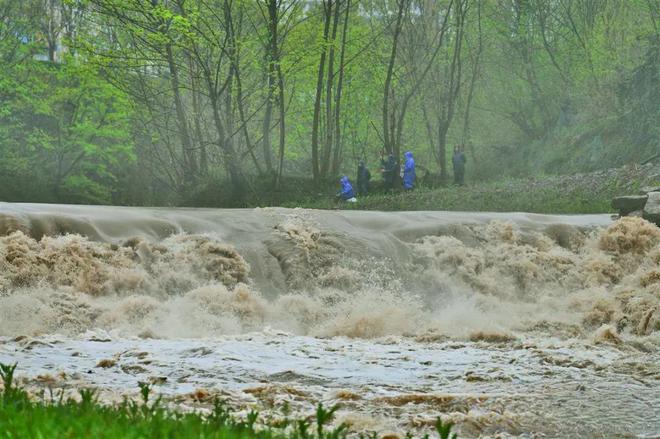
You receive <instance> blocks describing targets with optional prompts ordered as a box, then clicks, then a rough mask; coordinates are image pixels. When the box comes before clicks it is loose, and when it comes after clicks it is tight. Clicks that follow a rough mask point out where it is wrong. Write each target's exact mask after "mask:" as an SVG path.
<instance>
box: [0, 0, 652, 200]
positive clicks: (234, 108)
mask: <svg viewBox="0 0 660 439" xmlns="http://www.w3.org/2000/svg"><path fill="white" fill-rule="evenodd" d="M659 18H660V3H659V2H658V1H657V0H20V1H19V0H0V60H1V61H0V200H4V201H39V202H72V203H113V204H128V205H139V204H161V205H174V204H178V205H194V204H198V205H201V204H204V205H241V200H243V199H245V197H249V196H250V194H251V193H255V192H260V191H296V190H303V189H306V188H324V187H329V188H332V187H333V185H335V184H336V178H337V176H338V175H340V174H342V173H347V174H348V175H353V174H354V173H355V167H356V164H357V162H358V161H359V160H365V161H366V163H367V166H368V167H369V168H370V169H371V170H372V173H373V174H378V170H379V168H380V157H381V155H382V154H390V153H391V154H394V156H395V157H401V156H402V154H403V152H405V151H407V150H411V151H413V152H414V154H415V157H416V160H417V163H418V166H419V168H420V169H421V171H423V173H425V174H426V177H427V179H426V180H425V181H429V180H432V181H433V182H435V184H443V182H448V181H449V180H450V179H451V165H450V162H451V152H452V149H453V147H454V146H455V145H464V147H465V151H466V153H467V157H468V178H469V179H470V180H493V179H499V178H501V177H503V176H527V175H540V174H558V173H570V172H578V171H590V170H596V169H602V168H607V167H614V166H619V165H622V164H626V163H641V162H643V161H645V160H647V159H648V158H649V157H652V156H654V155H655V154H657V153H658V152H660V123H658V122H659V121H660V84H659V81H660V78H659V72H658V70H659V67H660V34H659V31H658V23H659Z"/></svg>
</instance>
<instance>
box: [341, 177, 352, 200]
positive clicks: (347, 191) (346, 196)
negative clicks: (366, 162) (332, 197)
mask: <svg viewBox="0 0 660 439" xmlns="http://www.w3.org/2000/svg"><path fill="white" fill-rule="evenodd" d="M339 182H340V183H341V191H340V192H339V196H340V197H341V198H342V200H350V199H351V198H353V197H355V193H354V192H353V186H351V182H350V181H349V180H348V177H347V176H345V175H344V176H343V177H342V178H341V179H340V180H339Z"/></svg>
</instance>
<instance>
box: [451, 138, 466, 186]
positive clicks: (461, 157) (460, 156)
mask: <svg viewBox="0 0 660 439" xmlns="http://www.w3.org/2000/svg"><path fill="white" fill-rule="evenodd" d="M466 161H467V160H466V158H465V153H464V152H463V148H459V146H458V145H456V146H454V155H453V156H452V158H451V162H452V165H453V166H454V184H456V185H459V186H463V185H464V184H465V162H466Z"/></svg>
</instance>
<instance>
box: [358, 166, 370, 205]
mask: <svg viewBox="0 0 660 439" xmlns="http://www.w3.org/2000/svg"><path fill="white" fill-rule="evenodd" d="M369 180H371V172H369V170H368V169H367V167H366V166H365V164H364V160H360V163H358V169H357V189H358V195H362V196H365V195H367V194H368V193H369Z"/></svg>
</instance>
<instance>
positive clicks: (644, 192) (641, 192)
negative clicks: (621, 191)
mask: <svg viewBox="0 0 660 439" xmlns="http://www.w3.org/2000/svg"><path fill="white" fill-rule="evenodd" d="M650 192H660V186H657V185H656V186H645V187H643V188H641V189H640V190H639V195H647V194H649V193H650Z"/></svg>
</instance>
